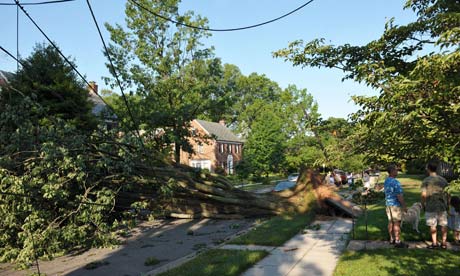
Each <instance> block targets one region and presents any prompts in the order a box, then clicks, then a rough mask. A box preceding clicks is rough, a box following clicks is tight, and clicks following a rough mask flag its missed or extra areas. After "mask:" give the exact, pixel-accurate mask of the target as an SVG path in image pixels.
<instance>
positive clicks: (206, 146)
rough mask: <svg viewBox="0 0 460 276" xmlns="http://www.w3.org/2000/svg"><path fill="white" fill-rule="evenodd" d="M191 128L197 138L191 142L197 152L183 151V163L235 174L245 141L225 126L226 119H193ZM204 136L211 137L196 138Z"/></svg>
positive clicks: (181, 158)
mask: <svg viewBox="0 0 460 276" xmlns="http://www.w3.org/2000/svg"><path fill="white" fill-rule="evenodd" d="M191 128H192V133H195V135H194V137H195V138H191V139H190V144H191V145H192V147H193V150H194V151H195V153H194V154H190V153H187V152H183V151H181V156H180V160H181V163H182V164H184V165H188V166H191V167H194V168H202V169H208V170H209V171H211V172H215V171H216V169H219V168H220V169H223V170H224V171H225V172H226V173H227V174H233V173H234V172H235V165H236V164H237V163H238V162H240V161H241V160H242V158H243V141H242V140H241V139H240V138H238V137H237V136H236V135H235V134H233V133H232V132H231V131H230V129H228V128H227V127H226V126H225V122H224V121H220V122H219V123H215V122H208V121H204V120H193V121H192V122H191ZM203 136H207V137H211V138H208V139H200V138H198V139H197V138H196V137H203Z"/></svg>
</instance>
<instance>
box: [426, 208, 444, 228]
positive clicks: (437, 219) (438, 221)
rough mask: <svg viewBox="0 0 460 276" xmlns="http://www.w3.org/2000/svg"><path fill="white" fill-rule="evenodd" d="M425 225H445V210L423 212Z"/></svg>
mask: <svg viewBox="0 0 460 276" xmlns="http://www.w3.org/2000/svg"><path fill="white" fill-rule="evenodd" d="M425 220H426V225H427V226H430V227H431V226H434V227H436V226H437V225H439V226H447V212H446V211H442V212H425Z"/></svg>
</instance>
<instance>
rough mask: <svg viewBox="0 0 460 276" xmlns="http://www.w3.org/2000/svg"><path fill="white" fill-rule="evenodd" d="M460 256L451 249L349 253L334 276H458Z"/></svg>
mask: <svg viewBox="0 0 460 276" xmlns="http://www.w3.org/2000/svg"><path fill="white" fill-rule="evenodd" d="M459 265H460V255H459V254H458V252H455V251H450V250H442V251H441V250H425V249H377V250H367V251H356V252H355V251H348V252H345V253H344V254H343V255H342V256H341V257H340V260H339V263H338V265H337V267H336V269H335V272H334V276H342V275H360V276H366V275H369V276H384V275H406V276H410V275H414V276H424V275H426V276H432V275H459V272H460V269H459Z"/></svg>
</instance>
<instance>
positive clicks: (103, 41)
mask: <svg viewBox="0 0 460 276" xmlns="http://www.w3.org/2000/svg"><path fill="white" fill-rule="evenodd" d="M86 3H87V4H88V8H89V11H90V13H91V16H92V18H93V21H94V24H95V25H96V28H97V32H98V34H99V37H100V39H101V41H102V45H103V46H104V51H105V54H106V56H107V58H108V59H109V62H110V67H111V69H112V72H113V74H114V76H115V79H116V81H117V85H118V87H119V88H120V92H121V96H122V98H123V101H124V103H125V105H126V108H127V110H128V114H129V117H130V118H131V120H132V121H133V124H134V126H135V128H136V129H135V130H136V134H137V136H138V137H139V140H140V142H141V145H142V147H144V142H143V141H142V139H141V135H140V132H139V124H138V122H137V120H136V119H135V118H134V116H133V113H132V112H131V108H130V107H129V102H128V98H126V95H125V92H124V89H123V86H122V85H121V82H120V78H119V77H118V74H117V71H116V70H115V66H114V65H113V62H112V58H111V56H110V53H109V50H108V48H107V45H106V43H105V40H104V37H103V36H102V32H101V29H100V28H99V24H98V23H97V20H96V16H95V15H94V12H93V9H92V7H91V3H90V2H89V0H86Z"/></svg>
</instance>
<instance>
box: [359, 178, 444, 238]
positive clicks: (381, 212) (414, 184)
mask: <svg viewBox="0 0 460 276" xmlns="http://www.w3.org/2000/svg"><path fill="white" fill-rule="evenodd" d="M397 178H398V180H399V181H400V182H401V184H402V186H403V189H404V199H405V201H406V204H407V206H408V207H410V206H411V205H412V204H413V203H415V202H420V186H421V185H422V180H423V178H424V176H423V175H405V174H401V175H399V176H398V177H397ZM361 207H363V206H361ZM367 208H368V209H367V225H368V237H366V221H365V219H366V217H365V216H364V215H363V216H361V217H359V218H358V220H357V221H356V225H355V237H354V239H356V240H365V239H369V240H388V230H387V224H388V219H387V217H386V213H385V201H384V200H382V201H380V202H378V203H377V204H372V205H368V206H367ZM419 230H420V234H419V233H417V232H415V230H413V229H412V226H411V225H409V224H403V228H402V240H406V241H423V240H430V235H429V229H428V227H427V226H426V224H425V218H424V214H423V213H422V214H421V219H420V222H419ZM448 238H449V239H452V237H451V233H449V237H448Z"/></svg>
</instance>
